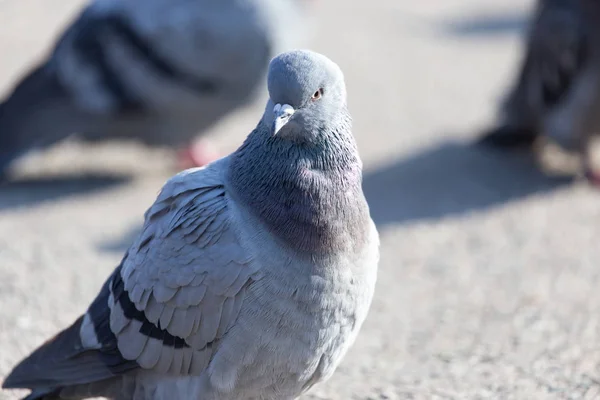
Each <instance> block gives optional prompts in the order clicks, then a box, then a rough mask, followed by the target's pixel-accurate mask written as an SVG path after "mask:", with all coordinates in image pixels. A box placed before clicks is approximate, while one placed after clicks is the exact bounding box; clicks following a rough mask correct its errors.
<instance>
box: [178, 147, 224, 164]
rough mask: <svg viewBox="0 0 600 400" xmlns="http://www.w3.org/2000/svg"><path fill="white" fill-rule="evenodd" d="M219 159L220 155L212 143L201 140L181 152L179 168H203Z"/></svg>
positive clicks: (179, 153)
mask: <svg viewBox="0 0 600 400" xmlns="http://www.w3.org/2000/svg"><path fill="white" fill-rule="evenodd" d="M218 158H219V153H218V152H217V151H216V150H215V149H214V147H213V146H212V145H211V144H210V142H208V141H206V140H200V141H198V142H195V143H191V144H189V145H188V146H187V147H185V148H182V149H180V150H179V152H178V156H177V166H178V168H180V169H187V168H195V167H202V166H204V165H206V164H208V163H210V162H212V161H215V160H216V159H218Z"/></svg>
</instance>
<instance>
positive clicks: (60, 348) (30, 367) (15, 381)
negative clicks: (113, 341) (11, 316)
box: [2, 317, 123, 400]
mask: <svg viewBox="0 0 600 400" xmlns="http://www.w3.org/2000/svg"><path fill="white" fill-rule="evenodd" d="M83 320H84V318H83V317H80V318H79V319H78V320H77V321H75V323H73V325H71V326H70V327H69V328H67V329H65V330H64V331H62V332H60V333H59V334H57V335H56V336H54V337H53V338H52V339H50V340H48V341H47V342H45V343H44V344H43V345H42V346H41V347H39V348H38V349H37V350H35V351H34V352H33V353H32V354H31V355H30V356H29V357H27V358H25V359H24V360H23V361H21V363H19V364H18V365H17V366H16V367H15V368H14V369H13V370H12V372H11V373H10V374H9V375H8V376H7V377H6V379H5V380H4V382H3V383H2V388H4V389H31V391H32V392H31V393H30V394H29V396H28V397H25V398H24V399H23V400H54V399H62V398H68V399H85V398H88V397H100V396H103V395H105V394H106V393H107V391H109V390H116V389H121V386H122V383H123V382H122V381H123V379H122V378H121V377H120V376H118V375H117V376H115V374H114V373H113V372H112V371H111V370H110V368H109V367H108V366H107V364H106V363H105V361H106V359H107V356H105V355H103V354H101V353H100V352H98V351H96V350H95V349H88V348H86V347H85V346H84V345H83V343H82V339H81V334H80V332H81V326H82V323H83ZM109 393H110V392H109Z"/></svg>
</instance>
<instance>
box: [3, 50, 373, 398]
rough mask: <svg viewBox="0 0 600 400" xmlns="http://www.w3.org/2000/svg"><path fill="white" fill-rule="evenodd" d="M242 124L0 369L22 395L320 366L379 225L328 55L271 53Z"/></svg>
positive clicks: (357, 322) (178, 384) (332, 356)
mask: <svg viewBox="0 0 600 400" xmlns="http://www.w3.org/2000/svg"><path fill="white" fill-rule="evenodd" d="M268 93H269V99H268V101H267V105H266V108H265V111H264V114H263V116H262V118H261V119H260V121H259V122H258V124H257V126H256V128H255V129H254V130H253V131H252V132H251V133H250V135H249V136H248V137H247V139H246V140H245V141H244V142H243V144H242V145H241V146H240V147H239V148H238V149H237V150H236V151H235V152H234V153H232V154H230V155H229V156H226V157H223V158H221V159H219V160H216V161H214V162H212V163H210V164H208V165H207V166H204V167H200V168H193V169H188V170H185V171H182V172H180V173H178V174H177V175H175V176H174V177H172V178H171V179H170V180H168V181H167V183H166V184H165V185H164V187H163V188H162V190H161V192H160V193H159V195H158V197H157V199H156V201H155V203H154V204H153V205H152V206H151V207H150V208H149V209H148V210H147V211H146V213H145V221H144V225H143V229H142V231H141V233H140V234H139V237H137V238H136V239H135V240H134V242H133V244H132V246H131V247H130V248H129V249H128V250H127V252H126V254H125V256H124V258H123V259H122V261H121V263H120V265H119V266H118V267H117V268H116V270H114V272H113V273H112V275H111V276H110V277H109V278H108V280H107V281H106V282H105V284H104V286H103V287H102V289H101V291H100V293H99V294H98V296H97V297H96V299H95V300H94V301H93V303H92V304H91V306H90V307H89V309H88V310H87V312H86V313H85V314H84V315H83V316H81V317H80V318H79V319H77V320H76V321H75V322H74V323H73V325H71V326H70V327H69V328H67V329H65V330H64V331H62V332H60V333H59V334H58V335H56V336H55V337H54V338H52V339H50V340H49V341H47V342H45V343H44V344H43V345H42V346H41V347H40V348H38V349H37V350H35V351H34V352H33V353H32V354H31V355H30V356H29V357H28V358H26V359H25V360H24V361H22V362H21V363H20V364H19V365H17V366H16V367H15V369H14V370H13V371H12V372H11V373H10V375H9V376H8V377H7V378H6V380H5V381H4V383H3V387H4V388H27V389H31V390H32V392H31V394H30V395H29V397H27V398H26V399H28V400H39V399H84V398H90V397H98V396H101V397H106V398H109V399H117V400H125V399H127V400H131V399H134V400H142V399H144V400H147V399H151V400H163V399H164V400H177V399H199V400H200V399H201V400H241V399H263V400H270V399H273V400H274V399H278V400H282V399H283V400H286V399H295V398H297V397H298V396H299V395H301V394H302V393H304V392H306V391H307V390H308V389H310V388H311V387H312V386H313V385H315V384H316V383H318V382H321V381H324V380H326V379H327V378H329V377H330V376H331V375H332V374H333V372H334V370H335V369H336V366H337V365H338V364H339V363H340V361H341V359H342V358H343V356H344V354H345V353H346V352H347V350H348V349H349V347H350V346H351V345H352V343H353V342H354V341H355V338H356V336H357V334H358V331H359V329H360V328H361V325H362V324H363V321H364V320H365V318H366V316H367V312H368V309H369V307H370V303H371V299H372V297H373V294H374V288H375V282H376V276H377V264H378V262H379V237H378V233H377V229H376V227H375V224H374V223H373V221H372V219H371V217H370V212H369V207H368V204H367V202H366V200H365V197H364V194H363V191H362V172H361V171H362V163H361V160H360V158H359V154H358V150H357V146H356V143H355V141H354V138H353V136H352V133H351V118H350V115H349V112H348V110H347V106H346V89H345V83H344V77H343V74H342V72H341V70H340V68H339V67H338V66H337V65H336V64H335V63H334V62H333V61H331V60H330V59H329V58H327V57H325V56H323V55H321V54H318V53H314V52H312V51H309V50H294V51H289V52H285V53H282V54H280V55H278V56H277V57H275V58H274V59H273V60H272V61H271V63H270V66H269V72H268Z"/></svg>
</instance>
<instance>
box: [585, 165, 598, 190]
mask: <svg viewBox="0 0 600 400" xmlns="http://www.w3.org/2000/svg"><path fill="white" fill-rule="evenodd" d="M585 179H587V181H588V182H589V184H590V185H592V186H594V187H595V188H598V189H600V173H599V172H598V171H595V170H593V169H586V170H585Z"/></svg>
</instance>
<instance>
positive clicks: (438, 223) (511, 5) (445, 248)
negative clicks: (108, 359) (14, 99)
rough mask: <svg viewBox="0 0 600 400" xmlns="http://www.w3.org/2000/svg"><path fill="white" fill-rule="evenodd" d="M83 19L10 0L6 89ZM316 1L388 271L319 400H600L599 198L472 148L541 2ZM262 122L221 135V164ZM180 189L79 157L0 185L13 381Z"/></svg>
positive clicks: (1, 355)
mask: <svg viewBox="0 0 600 400" xmlns="http://www.w3.org/2000/svg"><path fill="white" fill-rule="evenodd" d="M80 3H81V2H80V1H76V0H62V1H60V2H58V1H54V2H49V1H47V0H19V1H16V0H12V1H8V0H0V15H1V16H2V21H3V22H2V24H0V38H2V39H0V53H1V54H2V58H1V62H0V71H1V72H2V76H3V79H2V80H1V82H0V85H3V87H2V89H6V88H8V87H9V85H10V84H11V82H12V81H13V79H15V78H16V77H17V76H18V75H19V74H20V73H21V71H22V67H23V66H24V65H26V64H28V63H30V62H31V61H32V60H34V59H35V58H36V57H38V56H39V54H41V53H40V52H41V51H43V49H44V48H45V47H46V46H47V44H48V43H49V41H50V39H51V38H52V37H53V35H54V34H55V32H56V29H57V28H58V27H60V26H61V25H62V24H63V23H64V22H65V21H66V20H68V19H69V18H70V16H71V15H72V14H73V13H74V12H76V11H77V9H78V7H79V5H80ZM320 3H321V4H320V5H319V8H320V13H319V18H318V19H319V27H318V31H317V32H316V35H315V40H314V44H313V48H314V49H315V50H318V51H322V52H324V53H325V54H328V55H329V56H331V57H332V58H333V59H334V60H336V61H338V62H339V64H340V65H341V66H342V68H343V69H344V70H345V72H346V78H347V82H348V86H349V89H348V90H349V95H350V106H351V111H352V112H353V115H354V118H355V134H356V137H357V140H358V142H359V147H360V149H361V153H362V155H363V159H364V162H365V169H366V170H365V181H364V186H365V191H366V193H367V197H368V199H369V202H370V204H371V208H372V213H373V217H374V218H375V220H376V222H377V224H378V227H379V230H380V233H381V241H382V260H381V266H380V280H379V283H378V288H377V293H376V298H375V301H374V304H373V307H372V310H371V314H370V316H369V318H368V320H367V322H366V324H365V326H364V328H363V330H362V333H361V335H360V337H359V340H358V342H357V343H356V345H355V346H354V347H353V349H352V350H351V352H350V353H349V355H348V356H347V358H346V359H345V361H344V363H343V365H342V366H341V367H340V368H339V370H338V372H337V373H336V374H335V376H334V378H333V379H331V381H329V382H328V383H326V384H323V385H321V386H318V387H317V388H315V389H314V390H313V391H311V393H310V394H309V395H308V396H306V398H308V399H484V398H494V399H583V398H584V399H593V398H600V381H599V380H600V369H599V363H600V347H599V346H598V341H599V339H600V318H599V317H600V315H599V314H598V310H599V308H600V291H598V290H594V289H593V288H594V287H597V285H598V280H599V272H598V271H599V270H598V265H597V263H596V261H597V260H600V246H598V239H600V224H598V223H597V221H598V218H599V217H600V202H599V201H598V199H599V197H598V196H599V194H598V193H597V192H596V191H594V190H593V189H591V188H589V187H587V186H586V185H585V184H583V183H581V182H577V181H568V180H565V179H558V178H553V179H551V178H547V177H544V176H542V175H541V174H540V173H538V172H536V170H535V169H533V167H532V164H531V162H530V161H528V160H527V159H525V158H523V157H522V156H520V155H515V156H511V157H508V156H499V155H496V154H491V153H486V152H483V151H482V150H478V149H475V148H472V147H471V146H469V140H471V139H472V138H473V137H474V136H475V135H476V134H477V131H478V130H479V129H480V128H482V127H484V126H485V125H486V124H487V123H488V122H489V121H490V119H491V118H492V117H493V115H494V109H495V105H496V103H497V101H498V99H499V96H500V95H501V94H502V93H503V91H504V89H505V85H506V83H507V79H508V78H510V77H511V76H512V74H513V71H514V67H515V65H516V64H515V63H516V61H517V60H518V56H519V50H520V37H521V35H522V33H523V28H524V23H525V21H526V19H527V15H528V14H527V13H528V11H529V9H530V7H531V5H532V4H531V0H528V1H526V2H520V1H517V0H506V1H503V2H499V1H485V2H483V1H477V0H445V1H443V2H442V1H439V0H437V1H434V0H420V1H408V0H370V1H368V2H363V1H354V0H352V1H350V0H328V1H324V2H320ZM261 107H262V105H260V106H258V107H254V108H252V109H249V110H246V111H244V112H241V113H239V114H238V115H236V116H234V117H232V118H229V119H228V120H226V121H224V122H223V124H221V125H220V126H218V127H216V128H215V132H213V133H214V134H215V141H216V143H217V144H218V146H219V148H220V149H221V150H222V151H230V150H232V149H234V148H235V147H236V146H237V145H238V144H239V143H240V141H241V140H242V138H243V136H244V135H245V134H246V133H247V132H249V130H250V129H251V128H252V127H253V126H254V123H255V121H256V119H257V118H258V115H259V114H258V113H259V112H260V108H261ZM217 134H218V135H217ZM117 146H118V147H117ZM172 173H173V170H172V168H171V166H170V162H169V159H168V157H167V155H166V154H165V153H164V152H161V151H159V150H153V151H150V150H148V149H144V148H141V147H139V146H135V145H122V144H118V145H117V144H109V145H103V146H99V147H94V148H90V147H84V146H82V145H79V144H77V143H74V142H69V143H65V144H63V145H61V146H59V147H57V148H54V149H53V150H51V151H50V152H48V153H46V154H40V155H34V156H31V157H29V158H28V159H27V160H25V161H24V162H23V165H22V166H21V168H20V179H19V181H18V182H14V183H10V184H5V185H4V186H1V187H0V305H1V308H0V342H1V343H2V350H1V351H0V375H4V374H6V373H7V372H8V371H9V369H10V368H11V367H12V366H13V365H14V364H15V362H17V361H18V360H19V359H20V358H22V357H23V356H24V355H26V354H27V353H28V352H29V351H31V350H32V349H33V348H34V347H35V346H37V345H38V344H40V342H42V341H43V340H45V339H46V338H47V337H48V336H49V335H51V334H52V333H54V332H55V331H56V330H58V329H59V328H61V327H64V326H65V325H67V324H68V323H70V322H71V321H72V320H73V319H74V318H75V317H76V316H78V315H79V314H80V313H81V312H82V311H83V310H84V309H85V307H86V306H87V304H88V302H89V301H90V300H91V299H92V298H93V297H94V296H95V295H96V292H97V290H98V289H99V288H100V286H101V284H102V282H103V280H104V278H105V277H106V276H107V274H108V273H109V272H110V271H111V270H112V269H113V267H114V266H115V265H116V263H117V262H118V261H119V259H120V257H121V256H122V254H123V251H124V249H125V248H126V247H127V245H128V244H129V242H130V241H131V239H132V235H134V234H135V232H136V231H137V229H139V227H140V224H141V221H142V219H141V218H142V213H143V211H144V210H145V208H146V207H147V206H148V205H150V203H151V202H152V201H153V199H154V197H155V195H156V194H157V192H158V190H159V188H160V186H161V185H162V184H163V182H164V181H165V179H166V178H167V177H168V176H169V175H170V174H172ZM17 395H18V393H15V392H12V393H9V392H0V399H15V398H17Z"/></svg>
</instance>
